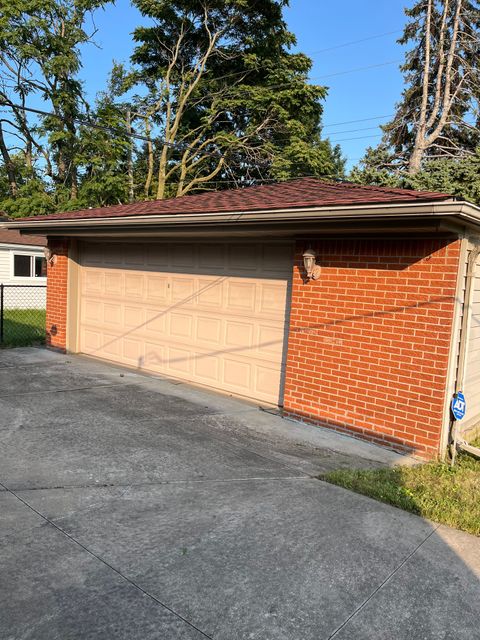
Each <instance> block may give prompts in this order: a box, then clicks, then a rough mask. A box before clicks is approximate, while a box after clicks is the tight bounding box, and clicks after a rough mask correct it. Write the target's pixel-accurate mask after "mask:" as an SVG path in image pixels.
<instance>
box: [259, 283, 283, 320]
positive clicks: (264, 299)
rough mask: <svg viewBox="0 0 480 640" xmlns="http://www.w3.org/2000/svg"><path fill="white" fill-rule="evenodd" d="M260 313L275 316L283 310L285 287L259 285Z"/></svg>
mask: <svg viewBox="0 0 480 640" xmlns="http://www.w3.org/2000/svg"><path fill="white" fill-rule="evenodd" d="M259 289H260V295H259V297H260V311H261V312H262V313H268V314H272V315H276V314H278V313H281V312H282V311H284V310H285V305H286V297H287V292H286V289H285V287H282V286H281V285H279V284H261V285H259Z"/></svg>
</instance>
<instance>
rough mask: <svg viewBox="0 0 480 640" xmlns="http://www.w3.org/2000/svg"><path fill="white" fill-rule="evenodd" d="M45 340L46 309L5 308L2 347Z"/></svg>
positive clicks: (39, 342)
mask: <svg viewBox="0 0 480 640" xmlns="http://www.w3.org/2000/svg"><path fill="white" fill-rule="evenodd" d="M43 342H45V309H5V312H4V320H3V342H2V343H0V346H2V347H27V346H29V345H32V344H42V343H43Z"/></svg>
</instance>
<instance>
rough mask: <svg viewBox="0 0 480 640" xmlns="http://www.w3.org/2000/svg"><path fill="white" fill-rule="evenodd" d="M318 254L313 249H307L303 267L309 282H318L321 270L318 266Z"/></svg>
mask: <svg viewBox="0 0 480 640" xmlns="http://www.w3.org/2000/svg"><path fill="white" fill-rule="evenodd" d="M316 261H317V253H316V252H315V251H314V250H313V249H306V250H305V251H304V253H303V266H304V267H305V271H306V272H307V278H308V279H309V280H318V278H319V277H320V272H321V268H320V266H319V265H318V264H317V262H316Z"/></svg>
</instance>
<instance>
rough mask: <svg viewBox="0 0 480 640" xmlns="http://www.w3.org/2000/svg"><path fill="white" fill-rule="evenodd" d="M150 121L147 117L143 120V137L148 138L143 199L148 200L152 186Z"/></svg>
mask: <svg viewBox="0 0 480 640" xmlns="http://www.w3.org/2000/svg"><path fill="white" fill-rule="evenodd" d="M150 130H151V127H150V120H149V119H148V116H147V117H146V118H145V135H146V137H147V138H148V142H147V154H148V156H147V178H146V180H145V198H146V199H147V200H148V198H149V197H150V187H151V185H152V178H153V144H152V141H151V140H150Z"/></svg>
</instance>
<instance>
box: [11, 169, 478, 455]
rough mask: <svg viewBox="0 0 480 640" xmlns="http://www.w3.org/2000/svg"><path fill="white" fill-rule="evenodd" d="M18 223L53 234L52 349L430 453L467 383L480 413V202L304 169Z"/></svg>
mask: <svg viewBox="0 0 480 640" xmlns="http://www.w3.org/2000/svg"><path fill="white" fill-rule="evenodd" d="M6 224H7V226H8V227H9V228H15V229H19V230H20V231H21V232H22V233H24V234H33V233H37V234H38V233H41V234H42V235H47V236H48V247H49V253H48V268H47V270H48V292H47V335H48V342H49V345H50V346H51V347H53V348H57V349H61V350H66V351H69V352H75V353H83V354H85V355H87V356H90V357H95V358H101V359H106V360H109V361H112V362H116V363H119V364H122V365H125V366H127V367H131V368H134V369H136V370H141V371H146V372H151V373H155V374H159V375H162V376H167V377H169V378H175V379H178V380H181V381H186V382H190V383H194V384H199V385H203V386H206V387H210V388H213V389H216V390H218V391H221V392H226V393H231V394H235V395H238V396H241V397H245V398H248V399H250V400H254V401H256V402H257V403H259V404H266V405H275V406H280V407H281V408H282V410H283V413H284V415H286V416H289V417H292V418H295V419H297V420H302V421H304V422H308V423H311V424H313V425H322V426H326V427H329V428H331V429H335V430H337V431H342V432H345V433H348V434H350V435H356V436H358V437H362V438H365V439H368V440H371V441H374V442H377V443H378V444H382V445H384V446H388V447H391V448H394V449H396V450H399V451H408V452H410V453H414V454H416V455H419V456H422V457H435V456H438V455H443V453H444V452H445V451H446V448H447V446H448V444H449V441H450V439H451V434H452V426H453V424H454V423H453V421H452V416H451V413H450V402H451V399H452V397H453V395H454V393H455V392H457V391H460V390H462V391H464V393H465V395H466V397H467V407H468V412H467V417H466V419H465V421H464V422H463V425H465V427H466V428H468V429H475V428H476V427H477V425H478V424H479V423H480V394H479V393H478V388H479V383H478V380H479V379H480V376H479V372H480V333H479V330H480V328H479V327H478V326H477V325H478V321H479V320H478V318H479V317H480V316H479V313H480V312H479V308H478V305H479V304H480V298H478V296H479V288H478V283H479V282H480V279H479V273H478V270H477V266H476V265H477V263H478V247H479V246H480V235H479V233H480V210H479V209H478V208H477V207H475V206H473V205H471V204H468V203H466V202H461V201H457V200H455V199H454V198H452V197H450V196H449V195H448V194H441V193H428V192H416V191H408V190H401V189H389V188H377V187H364V186H360V185H354V184H350V183H334V184H329V183H325V182H322V181H320V180H315V179H310V178H303V179H299V180H294V181H291V182H285V183H279V184H276V185H269V186H259V187H250V188H245V189H239V190H234V191H223V192H216V193H205V194H199V195H192V196H184V197H182V198H177V199H172V200H162V201H149V202H138V203H133V204H127V205H119V206H113V207H106V208H102V209H87V210H83V211H73V212H66V213H62V214H55V215H48V216H42V217H41V216H38V217H33V218H30V219H23V220H19V221H15V222H8V223H6ZM469 283H470V284H469ZM477 298H478V299H477ZM457 426H459V427H460V428H461V423H459V422H458V423H457Z"/></svg>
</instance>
